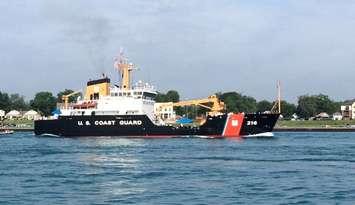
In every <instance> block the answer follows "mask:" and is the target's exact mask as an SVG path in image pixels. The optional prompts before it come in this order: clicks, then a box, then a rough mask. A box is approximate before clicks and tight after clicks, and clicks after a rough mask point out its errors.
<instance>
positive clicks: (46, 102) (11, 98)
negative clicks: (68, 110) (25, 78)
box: [0, 89, 80, 116]
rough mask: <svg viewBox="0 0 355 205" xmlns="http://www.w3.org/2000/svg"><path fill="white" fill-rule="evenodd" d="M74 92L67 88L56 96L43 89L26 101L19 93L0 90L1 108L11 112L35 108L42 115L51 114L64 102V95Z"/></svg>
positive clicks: (74, 97)
mask: <svg viewBox="0 0 355 205" xmlns="http://www.w3.org/2000/svg"><path fill="white" fill-rule="evenodd" d="M72 92H73V90H70V89H65V90H64V91H61V92H59V93H58V94H57V96H54V95H53V93H52V92H48V91H42V92H38V93H36V95H35V96H34V98H33V99H31V100H29V101H26V100H25V98H24V96H21V95H19V94H8V93H6V92H1V91H0V110H4V111H5V112H9V111H10V110H19V111H26V110H30V109H33V110H36V111H37V112H39V113H40V114H41V115H44V116H49V115H51V113H52V111H54V110H55V109H56V107H57V103H62V96H63V95H67V94H70V93H72ZM79 95H80V94H79ZM77 96H78V95H74V96H71V97H70V98H69V102H73V101H75V100H76V97H77Z"/></svg>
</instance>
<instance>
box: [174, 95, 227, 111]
mask: <svg viewBox="0 0 355 205" xmlns="http://www.w3.org/2000/svg"><path fill="white" fill-rule="evenodd" d="M206 104H211V106H208V105H206ZM190 105H196V106H201V107H204V108H207V109H209V110H210V112H209V114H210V115H217V114H219V113H221V111H223V110H224V108H225V107H224V103H223V102H222V101H220V100H219V99H218V97H217V96H216V95H211V96H209V97H208V98H205V99H196V100H186V101H180V102H175V103H173V107H182V106H190Z"/></svg>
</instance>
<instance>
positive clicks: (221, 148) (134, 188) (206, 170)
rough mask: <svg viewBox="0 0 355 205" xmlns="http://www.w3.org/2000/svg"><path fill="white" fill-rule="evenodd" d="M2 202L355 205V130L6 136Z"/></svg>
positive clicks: (1, 145)
mask: <svg viewBox="0 0 355 205" xmlns="http://www.w3.org/2000/svg"><path fill="white" fill-rule="evenodd" d="M0 204H16V205H17V204H46V205H47V204H355V133H275V137H274V138H272V139H246V140H228V139H200V138H177V139H150V140H147V139H119V138H74V139H72V138H39V137H36V136H33V134H31V133H16V134H14V135H11V136H1V137H0Z"/></svg>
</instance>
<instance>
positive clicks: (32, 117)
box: [22, 110, 41, 120]
mask: <svg viewBox="0 0 355 205" xmlns="http://www.w3.org/2000/svg"><path fill="white" fill-rule="evenodd" d="M22 118H25V119H27V120H39V119H40V118H41V115H40V114H38V112H36V111H34V110H29V111H27V112H25V114H23V116H22Z"/></svg>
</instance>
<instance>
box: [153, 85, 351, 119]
mask: <svg viewBox="0 0 355 205" xmlns="http://www.w3.org/2000/svg"><path fill="white" fill-rule="evenodd" d="M216 95H217V96H218V97H219V99H220V100H222V101H223V102H224V103H225V105H226V111H227V112H246V113H257V112H265V111H271V109H272V107H273V105H274V104H275V101H268V100H261V101H257V100H256V99H255V98H253V97H251V96H247V95H243V94H241V93H238V92H224V93H222V92H219V93H216ZM179 100H180V97H179V93H178V92H177V91H175V90H170V91H168V92H167V93H159V94H158V97H157V102H170V101H172V102H177V101H179ZM343 103H345V101H344V102H337V101H333V100H331V99H330V97H329V96H327V95H324V94H319V95H301V96H299V97H298V101H297V104H293V103H290V102H287V101H285V100H282V101H281V114H282V116H283V117H284V118H286V119H287V118H288V119H289V118H292V116H293V114H297V116H298V117H300V118H304V119H309V118H311V117H315V116H316V115H317V114H319V113H321V112H326V113H328V114H330V115H331V114H333V113H335V112H338V111H340V106H341V105H342V104H343ZM192 107H194V106H191V107H190V108H185V110H183V109H181V108H178V109H177V110H176V111H177V114H182V113H183V112H182V111H185V114H187V116H191V117H195V116H197V115H199V114H201V113H205V112H206V109H205V108H202V107H195V108H192Z"/></svg>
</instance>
